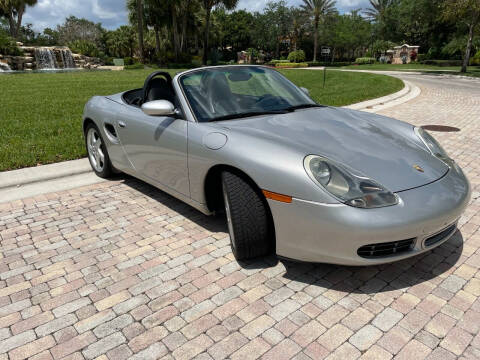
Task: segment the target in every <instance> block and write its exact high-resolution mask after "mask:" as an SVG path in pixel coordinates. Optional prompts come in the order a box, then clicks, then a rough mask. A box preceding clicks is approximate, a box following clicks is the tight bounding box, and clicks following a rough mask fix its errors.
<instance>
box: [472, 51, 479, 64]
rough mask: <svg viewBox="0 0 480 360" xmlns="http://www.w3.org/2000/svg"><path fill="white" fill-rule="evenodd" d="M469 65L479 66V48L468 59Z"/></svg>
mask: <svg viewBox="0 0 480 360" xmlns="http://www.w3.org/2000/svg"><path fill="white" fill-rule="evenodd" d="M470 65H472V66H480V50H479V51H478V52H477V53H476V54H475V56H474V57H472V58H471V59H470Z"/></svg>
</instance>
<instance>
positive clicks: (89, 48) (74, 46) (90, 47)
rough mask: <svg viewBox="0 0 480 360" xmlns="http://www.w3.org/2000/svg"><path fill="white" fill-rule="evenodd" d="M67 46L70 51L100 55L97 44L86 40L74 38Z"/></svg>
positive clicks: (86, 54)
mask: <svg viewBox="0 0 480 360" xmlns="http://www.w3.org/2000/svg"><path fill="white" fill-rule="evenodd" d="M67 45H68V47H69V48H70V50H72V52H74V53H76V54H81V55H85V56H90V57H101V53H100V51H99V50H98V48H97V45H95V43H93V42H91V41H87V40H75V41H72V42H69V43H68V44H67Z"/></svg>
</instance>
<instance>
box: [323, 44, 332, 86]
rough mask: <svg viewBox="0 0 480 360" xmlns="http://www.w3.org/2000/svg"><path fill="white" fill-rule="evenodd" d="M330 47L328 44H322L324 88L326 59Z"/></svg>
mask: <svg viewBox="0 0 480 360" xmlns="http://www.w3.org/2000/svg"><path fill="white" fill-rule="evenodd" d="M330 53H331V49H330V48H329V47H328V46H322V55H323V62H324V66H323V87H324V88H325V82H326V81H327V59H328V57H329V56H330Z"/></svg>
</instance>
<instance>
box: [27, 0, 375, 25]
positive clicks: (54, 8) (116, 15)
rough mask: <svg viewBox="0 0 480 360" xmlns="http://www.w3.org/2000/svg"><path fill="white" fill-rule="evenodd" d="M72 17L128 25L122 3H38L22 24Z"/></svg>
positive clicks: (345, 0) (356, 2) (253, 3)
mask: <svg viewBox="0 0 480 360" xmlns="http://www.w3.org/2000/svg"><path fill="white" fill-rule="evenodd" d="M286 1H287V3H288V4H289V5H298V4H300V3H301V2H302V0H286ZM267 2H268V0H240V2H239V5H238V7H237V9H246V10H249V11H260V10H262V9H263V8H264V6H265V4H266V3H267ZM366 7H368V0H337V8H338V10H339V11H340V12H341V13H345V12H349V11H350V10H352V9H358V8H366ZM70 15H74V16H76V17H84V18H87V19H89V20H91V21H94V22H101V23H102V24H103V26H104V27H106V28H107V29H115V28H117V27H119V26H120V25H124V24H126V23H127V22H128V20H127V11H126V9H125V0H38V3H37V5H35V6H34V7H30V8H28V9H27V12H26V14H25V16H24V24H27V23H31V24H33V28H34V29H35V30H36V31H42V30H43V29H44V28H46V27H50V28H55V27H56V26H57V25H58V24H61V23H63V22H64V20H65V18H66V17H68V16H70Z"/></svg>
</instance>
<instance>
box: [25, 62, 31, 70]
mask: <svg viewBox="0 0 480 360" xmlns="http://www.w3.org/2000/svg"><path fill="white" fill-rule="evenodd" d="M25 68H26V69H33V64H32V63H30V62H28V63H25Z"/></svg>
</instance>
